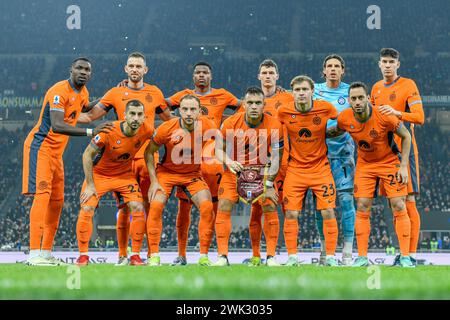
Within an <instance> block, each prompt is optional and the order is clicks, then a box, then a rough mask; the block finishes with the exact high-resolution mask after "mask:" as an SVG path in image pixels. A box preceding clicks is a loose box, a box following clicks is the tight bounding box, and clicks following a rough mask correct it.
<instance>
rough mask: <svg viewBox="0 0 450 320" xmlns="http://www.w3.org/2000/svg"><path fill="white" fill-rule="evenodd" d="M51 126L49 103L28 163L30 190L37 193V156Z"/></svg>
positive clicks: (34, 139)
mask: <svg viewBox="0 0 450 320" xmlns="http://www.w3.org/2000/svg"><path fill="white" fill-rule="evenodd" d="M50 128H51V121H50V105H49V104H48V103H47V105H46V106H45V108H44V112H43V114H42V121H41V125H40V126H39V130H38V131H37V132H36V133H35V134H34V138H33V141H32V142H31V146H30V159H29V163H28V192H29V193H36V167H37V157H38V152H39V149H40V148H41V145H42V143H43V142H44V140H45V138H46V137H47V135H48V133H49V131H50Z"/></svg>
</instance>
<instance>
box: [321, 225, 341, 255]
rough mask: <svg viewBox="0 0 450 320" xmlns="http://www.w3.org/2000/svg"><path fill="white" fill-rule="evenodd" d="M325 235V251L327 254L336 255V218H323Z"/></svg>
mask: <svg viewBox="0 0 450 320" xmlns="http://www.w3.org/2000/svg"><path fill="white" fill-rule="evenodd" d="M323 235H324V237H325V251H326V254H327V256H334V253H335V252H336V245H337V238H338V225H337V221H336V218H333V219H326V220H325V219H324V220H323Z"/></svg>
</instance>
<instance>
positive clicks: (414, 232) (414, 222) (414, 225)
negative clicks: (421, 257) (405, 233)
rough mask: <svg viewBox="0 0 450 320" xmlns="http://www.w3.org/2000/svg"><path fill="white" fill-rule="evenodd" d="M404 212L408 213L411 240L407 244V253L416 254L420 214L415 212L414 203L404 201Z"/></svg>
mask: <svg viewBox="0 0 450 320" xmlns="http://www.w3.org/2000/svg"><path fill="white" fill-rule="evenodd" d="M406 210H407V211H408V216H409V220H410V221H411V239H410V242H409V253H413V254H414V253H416V252H417V245H418V243H419V235H420V214H419V211H417V207H416V202H415V201H406Z"/></svg>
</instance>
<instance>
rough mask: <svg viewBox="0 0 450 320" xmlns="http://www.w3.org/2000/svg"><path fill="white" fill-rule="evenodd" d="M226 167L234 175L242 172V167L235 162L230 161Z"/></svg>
mask: <svg viewBox="0 0 450 320" xmlns="http://www.w3.org/2000/svg"><path fill="white" fill-rule="evenodd" d="M227 166H228V169H230V171H231V172H232V173H234V174H236V173H238V172H241V171H242V170H244V166H243V165H242V164H240V163H239V162H237V161H232V162H230V163H229V164H227Z"/></svg>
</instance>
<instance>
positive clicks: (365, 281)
mask: <svg viewBox="0 0 450 320" xmlns="http://www.w3.org/2000/svg"><path fill="white" fill-rule="evenodd" d="M449 275H450V266H419V267H417V268H415V269H403V268H393V267H388V266H381V267H376V268H374V267H372V268H369V269H367V268H342V267H340V268H329V267H318V266H313V265H302V266H299V267H279V268H268V267H265V266H263V267H257V268H249V267H247V266H244V265H232V266H231V267H228V268H213V267H209V268H208V267H199V266H196V265H189V266H185V267H171V266H162V267H156V268H151V267H129V266H127V267H115V266H113V265H89V266H87V267H84V268H80V269H78V268H77V267H75V266H70V267H67V266H63V267H27V266H25V265H21V264H3V265H0V299H450V277H449ZM78 285H79V286H80V289H76V287H77V286H78ZM370 288H372V289H370ZM377 288H379V289H377Z"/></svg>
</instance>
